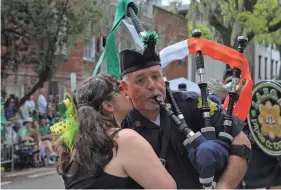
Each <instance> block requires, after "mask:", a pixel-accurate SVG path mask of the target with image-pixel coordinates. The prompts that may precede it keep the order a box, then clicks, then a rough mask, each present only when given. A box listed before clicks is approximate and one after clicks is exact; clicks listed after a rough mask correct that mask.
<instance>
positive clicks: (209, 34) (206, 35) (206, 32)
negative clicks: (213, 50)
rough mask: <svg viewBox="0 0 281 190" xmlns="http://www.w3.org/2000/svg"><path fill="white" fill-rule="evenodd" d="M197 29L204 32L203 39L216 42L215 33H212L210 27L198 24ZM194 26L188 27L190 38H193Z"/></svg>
mask: <svg viewBox="0 0 281 190" xmlns="http://www.w3.org/2000/svg"><path fill="white" fill-rule="evenodd" d="M196 29H200V30H201V31H202V38H205V39H208V40H214V33H213V32H212V31H211V28H210V26H209V27H208V26H205V25H203V24H197V25H196ZM192 30H193V28H192V25H191V24H189V25H188V38H192Z"/></svg>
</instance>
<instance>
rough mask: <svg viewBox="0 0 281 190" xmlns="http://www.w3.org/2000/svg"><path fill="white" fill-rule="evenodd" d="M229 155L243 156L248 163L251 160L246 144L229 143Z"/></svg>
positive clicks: (250, 153)
mask: <svg viewBox="0 0 281 190" xmlns="http://www.w3.org/2000/svg"><path fill="white" fill-rule="evenodd" d="M231 155H235V156H240V157H241V158H244V159H245V160H246V161H247V163H248V164H249V163H250V162H251V160H252V151H251V149H250V148H248V147H247V146H246V145H236V144H234V145H231Z"/></svg>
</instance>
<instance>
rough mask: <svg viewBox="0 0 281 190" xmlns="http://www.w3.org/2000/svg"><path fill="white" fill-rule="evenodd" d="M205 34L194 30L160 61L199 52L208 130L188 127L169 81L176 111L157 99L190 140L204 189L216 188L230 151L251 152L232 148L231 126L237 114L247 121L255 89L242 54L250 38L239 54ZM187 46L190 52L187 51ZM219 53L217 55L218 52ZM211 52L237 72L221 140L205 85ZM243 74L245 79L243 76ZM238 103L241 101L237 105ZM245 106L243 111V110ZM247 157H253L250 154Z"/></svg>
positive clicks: (136, 24)
mask: <svg viewBox="0 0 281 190" xmlns="http://www.w3.org/2000/svg"><path fill="white" fill-rule="evenodd" d="M130 5H131V4H129V5H128V13H127V16H128V17H130V18H131V21H132V23H133V25H134V27H135V29H136V31H137V33H138V34H139V35H140V36H141V37H143V36H145V35H146V31H145V30H144V29H143V27H142V25H141V23H140V20H139V18H138V17H137V15H136V13H135V12H134V9H133V6H130ZM201 35H202V33H201V31H200V30H194V31H193V38H192V39H188V40H186V41H183V42H179V43H177V44H174V46H173V45H171V46H169V47H167V48H164V49H163V50H162V51H161V52H160V59H161V65H162V67H163V64H164V65H165V64H168V63H169V62H172V61H174V60H176V59H178V58H179V57H180V56H181V55H180V56H176V55H175V53H176V52H181V53H183V55H182V56H183V57H185V56H186V54H188V53H189V54H192V53H196V65H197V70H198V74H199V76H200V84H199V88H200V90H201V97H202V114H203V118H204V123H205V127H204V128H202V129H201V131H198V132H194V131H193V130H192V129H191V128H190V127H189V126H188V125H187V123H186V121H185V118H184V115H183V114H182V113H181V111H180V109H179V108H178V105H177V103H176V101H175V99H174V97H173V94H172V92H171V90H170V89H169V82H168V81H167V80H165V84H166V91H167V99H168V100H169V101H170V102H171V104H172V109H170V108H169V107H167V105H166V103H165V101H164V100H163V98H162V97H155V101H156V102H157V103H158V104H159V105H160V106H161V107H162V108H164V109H165V110H166V112H167V113H168V115H169V116H170V117H171V119H172V120H173V121H174V122H175V123H176V125H177V128H178V130H179V131H180V132H181V133H183V134H184V136H185V137H186V140H185V141H184V142H183V144H184V146H185V147H186V149H187V151H188V155H189V159H190V161H191V163H192V164H193V167H194V168H195V169H196V170H197V172H198V173H199V181H200V183H201V184H202V186H203V187H204V188H212V187H213V184H214V183H213V182H214V178H215V175H216V174H220V173H222V171H223V170H224V168H225V167H226V165H227V162H228V158H229V154H230V152H231V154H235V155H239V156H241V157H244V156H245V154H244V152H245V150H246V151H248V153H249V152H250V150H249V149H248V148H247V147H246V146H238V145H237V146H232V145H231V143H232V140H233V137H232V135H231V126H232V115H233V113H234V114H235V115H236V116H237V117H239V118H240V119H242V120H245V117H246V114H245V113H248V111H249V107H250V104H251V100H250V97H249V96H248V94H249V93H247V92H249V89H250V90H251V87H252V80H251V77H250V74H249V68H248V63H247V60H246V58H245V56H244V55H243V54H242V53H243V50H244V47H245V45H246V43H247V38H246V37H242V36H240V37H238V43H239V47H238V51H236V50H233V49H231V48H228V47H226V46H224V45H221V44H218V43H215V42H212V41H209V40H206V39H202V38H200V37H201ZM179 44H180V45H181V44H184V46H180V47H178V46H177V45H179ZM187 46H188V49H187V50H186V48H187ZM179 49H181V50H179ZM178 50H179V51H178ZM222 50H224V51H222ZM215 51H217V52H216V53H214V52H215ZM210 52H211V53H210ZM185 53H186V54H185ZM209 53H210V54H211V57H212V58H214V59H217V60H221V61H223V62H225V63H228V64H229V65H230V66H231V67H232V68H233V69H234V72H233V79H232V90H231V92H230V93H229V97H228V98H227V100H226V104H225V105H224V107H227V112H226V114H225V117H224V122H223V128H224V130H223V131H222V132H220V133H219V135H218V138H217V135H216V131H215V128H214V127H213V126H212V122H211V118H210V113H209V111H210V108H209V103H208V99H207V94H208V93H207V84H206V83H205V82H204V73H205V70H204V58H203V54H205V55H209ZM184 54H185V55H184ZM240 75H242V76H241V77H240ZM240 78H244V79H246V85H245V87H244V91H243V92H242V93H241V96H240V99H241V97H243V101H241V100H240V102H239V99H238V95H237V93H236V87H237V84H238V83H239V79H240ZM240 82H241V81H240ZM245 92H246V93H245ZM245 98H248V100H245ZM237 100H238V102H237V103H236V105H235V102H236V101H237ZM242 104H243V105H242ZM234 107H235V108H234ZM242 107H243V109H241V108H242ZM241 154H242V155H241ZM246 157H249V156H248V155H247V156H246ZM160 159H161V158H160Z"/></svg>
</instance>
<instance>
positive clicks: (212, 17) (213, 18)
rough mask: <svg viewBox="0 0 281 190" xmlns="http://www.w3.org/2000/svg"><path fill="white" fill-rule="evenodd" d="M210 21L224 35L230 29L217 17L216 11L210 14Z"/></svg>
mask: <svg viewBox="0 0 281 190" xmlns="http://www.w3.org/2000/svg"><path fill="white" fill-rule="evenodd" d="M209 22H210V24H211V25H212V26H213V27H215V28H216V29H217V30H218V31H219V32H220V33H221V34H222V35H225V34H227V33H228V29H227V28H226V27H225V26H224V25H223V24H222V23H221V22H220V21H219V20H218V19H217V17H216V15H214V13H210V15H209Z"/></svg>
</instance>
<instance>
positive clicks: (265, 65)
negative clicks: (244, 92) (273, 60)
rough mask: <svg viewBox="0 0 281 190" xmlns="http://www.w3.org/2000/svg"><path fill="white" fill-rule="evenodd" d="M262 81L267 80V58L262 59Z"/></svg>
mask: <svg viewBox="0 0 281 190" xmlns="http://www.w3.org/2000/svg"><path fill="white" fill-rule="evenodd" d="M264 79H267V57H265V58H264Z"/></svg>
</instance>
